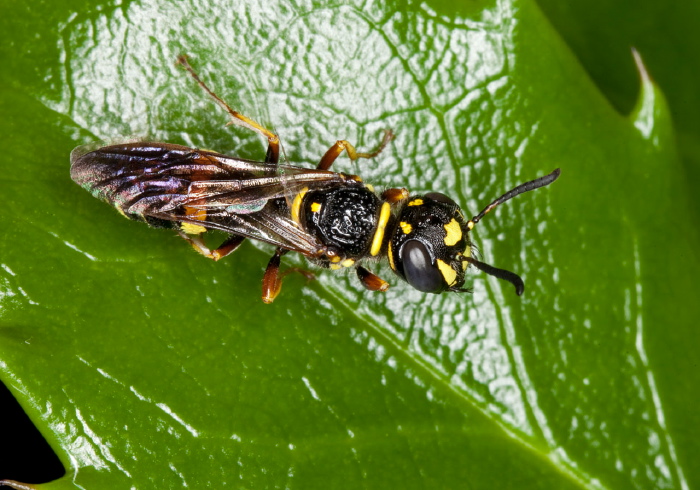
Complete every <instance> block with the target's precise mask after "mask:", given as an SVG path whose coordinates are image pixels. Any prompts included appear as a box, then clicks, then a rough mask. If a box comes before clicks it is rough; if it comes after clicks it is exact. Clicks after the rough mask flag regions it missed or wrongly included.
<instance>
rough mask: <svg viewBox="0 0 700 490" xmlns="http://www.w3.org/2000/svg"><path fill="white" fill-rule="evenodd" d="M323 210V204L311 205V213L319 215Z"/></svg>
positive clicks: (313, 203)
mask: <svg viewBox="0 0 700 490" xmlns="http://www.w3.org/2000/svg"><path fill="white" fill-rule="evenodd" d="M320 210H321V203H320V202H312V203H311V212H312V213H318V212H319V211H320Z"/></svg>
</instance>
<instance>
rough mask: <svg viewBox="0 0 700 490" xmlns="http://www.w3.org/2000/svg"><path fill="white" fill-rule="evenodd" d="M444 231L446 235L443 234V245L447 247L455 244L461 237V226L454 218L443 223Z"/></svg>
mask: <svg viewBox="0 0 700 490" xmlns="http://www.w3.org/2000/svg"><path fill="white" fill-rule="evenodd" d="M445 231H446V232H447V235H445V245H447V246H448V247H451V246H452V245H455V244H456V243H457V242H459V241H460V240H461V239H462V228H461V227H460V226H459V223H457V220H456V219H454V218H452V221H450V222H449V223H447V224H446V225H445Z"/></svg>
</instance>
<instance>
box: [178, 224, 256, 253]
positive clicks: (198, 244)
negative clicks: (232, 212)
mask: <svg viewBox="0 0 700 490" xmlns="http://www.w3.org/2000/svg"><path fill="white" fill-rule="evenodd" d="M178 233H179V234H180V236H181V237H182V238H183V239H184V240H186V241H187V242H188V243H189V244H190V245H192V248H194V249H195V250H196V251H197V252H199V253H200V254H202V255H204V256H205V257H207V258H210V259H212V260H219V259H223V258H224V257H226V256H227V255H228V254H230V253H231V252H233V251H234V250H236V249H237V248H238V247H239V246H240V244H241V243H243V240H245V238H244V237H242V236H238V235H231V236H230V237H228V238H227V239H226V240H225V241H224V243H222V244H221V245H220V246H219V247H218V248H216V249H215V250H211V249H210V248H209V247H207V246H206V244H205V243H204V241H203V240H202V239H201V238H200V237H199V236H189V235H187V234H186V233H185V232H183V231H180V232H178Z"/></svg>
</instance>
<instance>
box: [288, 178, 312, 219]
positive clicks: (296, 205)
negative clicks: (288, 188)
mask: <svg viewBox="0 0 700 490" xmlns="http://www.w3.org/2000/svg"><path fill="white" fill-rule="evenodd" d="M308 191H309V188H308V187H304V188H303V189H302V190H301V191H300V192H299V194H297V195H296V196H294V201H292V219H293V220H294V222H295V223H296V224H298V225H301V223H300V222H299V209H300V208H301V201H302V200H303V199H304V196H305V195H306V193H307V192H308Z"/></svg>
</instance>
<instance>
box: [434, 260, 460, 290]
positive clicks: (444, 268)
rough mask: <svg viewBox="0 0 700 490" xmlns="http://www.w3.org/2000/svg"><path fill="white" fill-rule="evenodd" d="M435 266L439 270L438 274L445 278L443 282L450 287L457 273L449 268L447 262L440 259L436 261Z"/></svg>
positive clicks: (455, 279)
mask: <svg viewBox="0 0 700 490" xmlns="http://www.w3.org/2000/svg"><path fill="white" fill-rule="evenodd" d="M437 266H438V269H440V274H442V277H443V278H445V282H446V283H447V285H448V286H452V285H453V284H454V283H455V282H456V281H457V271H455V270H454V269H453V268H452V267H450V266H449V264H448V263H447V262H445V261H444V260H441V259H437Z"/></svg>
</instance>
